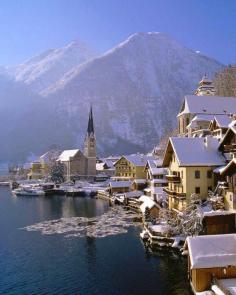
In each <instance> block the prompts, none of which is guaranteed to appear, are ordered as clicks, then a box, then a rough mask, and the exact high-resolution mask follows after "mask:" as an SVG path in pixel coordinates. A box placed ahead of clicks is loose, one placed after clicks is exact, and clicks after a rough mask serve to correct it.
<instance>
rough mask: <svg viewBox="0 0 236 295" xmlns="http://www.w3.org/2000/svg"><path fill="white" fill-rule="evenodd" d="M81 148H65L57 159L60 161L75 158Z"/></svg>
mask: <svg viewBox="0 0 236 295" xmlns="http://www.w3.org/2000/svg"><path fill="white" fill-rule="evenodd" d="M79 151H80V150H79V149H77V150H65V151H63V152H62V153H61V154H60V156H59V158H58V159H57V160H58V161H62V162H66V161H69V160H70V158H73V157H74V156H75V155H76V154H77V153H78V152H79Z"/></svg>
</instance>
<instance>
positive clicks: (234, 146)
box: [224, 143, 236, 152]
mask: <svg viewBox="0 0 236 295" xmlns="http://www.w3.org/2000/svg"><path fill="white" fill-rule="evenodd" d="M233 151H236V143H233V144H228V145H224V152H233Z"/></svg>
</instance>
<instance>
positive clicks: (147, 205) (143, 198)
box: [138, 195, 159, 214]
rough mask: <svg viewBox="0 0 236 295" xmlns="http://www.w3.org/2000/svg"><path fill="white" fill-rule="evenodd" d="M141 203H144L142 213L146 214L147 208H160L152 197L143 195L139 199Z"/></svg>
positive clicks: (141, 208) (141, 207)
mask: <svg viewBox="0 0 236 295" xmlns="http://www.w3.org/2000/svg"><path fill="white" fill-rule="evenodd" d="M138 200H139V201H140V202H142V205H141V206H140V210H141V212H142V213H143V214H144V213H145V210H146V208H148V209H152V208H153V207H155V206H156V207H159V206H158V204H156V203H155V202H154V201H153V200H152V199H151V198H150V197H148V196H145V195H142V196H141V197H140V198H139V199H138Z"/></svg>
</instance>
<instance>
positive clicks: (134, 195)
mask: <svg viewBox="0 0 236 295" xmlns="http://www.w3.org/2000/svg"><path fill="white" fill-rule="evenodd" d="M142 194H143V192H142V191H132V192H127V193H124V196H125V198H139V197H140V196H142Z"/></svg>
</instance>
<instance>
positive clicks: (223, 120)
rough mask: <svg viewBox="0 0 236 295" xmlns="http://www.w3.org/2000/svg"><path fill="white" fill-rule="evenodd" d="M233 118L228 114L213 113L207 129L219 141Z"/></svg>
mask: <svg viewBox="0 0 236 295" xmlns="http://www.w3.org/2000/svg"><path fill="white" fill-rule="evenodd" d="M232 120H233V116H228V115H215V116H214V118H213V120H211V122H210V124H209V130H210V131H211V134H212V136H213V137H215V138H217V139H218V140H219V141H220V140H222V139H223V137H224V136H225V134H226V132H227V130H228V129H229V125H230V123H231V122H232Z"/></svg>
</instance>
